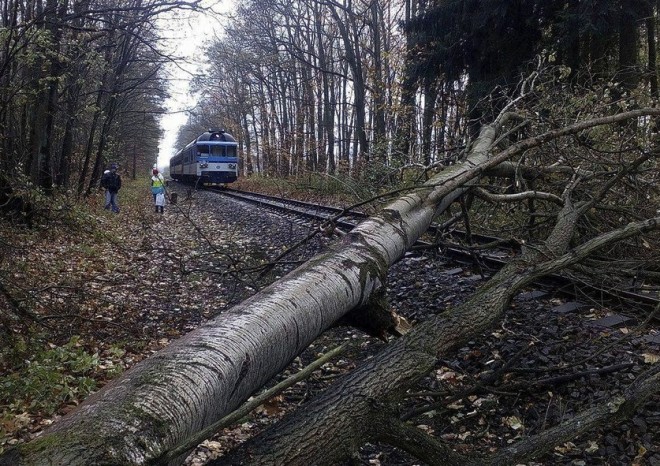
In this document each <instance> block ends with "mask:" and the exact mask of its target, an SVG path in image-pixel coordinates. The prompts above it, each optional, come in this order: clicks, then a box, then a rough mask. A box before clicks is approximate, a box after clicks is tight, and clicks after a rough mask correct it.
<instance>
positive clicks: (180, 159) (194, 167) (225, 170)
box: [170, 129, 239, 184]
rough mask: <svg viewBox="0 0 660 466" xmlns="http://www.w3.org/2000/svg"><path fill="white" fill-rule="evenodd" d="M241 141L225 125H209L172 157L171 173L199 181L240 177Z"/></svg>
mask: <svg viewBox="0 0 660 466" xmlns="http://www.w3.org/2000/svg"><path fill="white" fill-rule="evenodd" d="M238 162H239V160H238V143H237V142H236V139H235V138H234V136H232V135H231V134H229V133H228V132H226V131H224V130H221V129H209V130H208V131H206V132H204V133H202V134H201V135H200V136H199V137H197V138H196V139H194V140H193V141H192V142H190V144H188V145H186V147H184V148H183V149H181V150H180V151H179V152H177V153H176V155H175V156H174V157H172V158H171V159H170V177H171V178H172V179H174V180H176V181H181V182H184V183H196V184H228V183H233V182H234V181H236V180H237V179H238Z"/></svg>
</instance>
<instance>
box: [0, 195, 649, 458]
mask: <svg viewBox="0 0 660 466" xmlns="http://www.w3.org/2000/svg"><path fill="white" fill-rule="evenodd" d="M172 190H173V191H174V190H176V191H177V192H178V194H179V202H178V203H177V205H170V206H167V207H166V212H165V214H164V215H157V214H155V213H153V212H152V211H151V209H152V208H151V204H150V196H149V194H148V192H147V189H146V188H143V187H140V186H137V184H134V186H132V187H131V186H130V185H129V186H128V187H127V188H126V190H125V191H123V192H122V197H121V199H120V203H121V206H122V212H121V213H120V214H118V215H113V214H111V213H109V212H106V211H103V210H102V209H101V208H100V205H99V204H100V203H101V200H100V198H99V197H95V198H93V199H92V200H91V201H90V206H88V208H87V209H85V210H84V211H83V212H73V213H72V212H68V213H66V215H67V219H68V220H67V221H66V222H64V221H59V220H57V219H51V220H49V224H47V225H41V226H37V227H36V228H33V229H31V230H29V229H22V230H20V231H19V230H18V228H19V227H17V226H16V225H9V224H3V226H2V230H3V231H2V232H1V234H0V239H2V251H1V253H2V256H3V257H2V259H3V260H2V265H1V266H0V272H1V273H2V274H3V275H2V276H6V277H10V278H11V283H12V284H14V287H13V288H11V291H12V292H13V293H14V294H15V295H18V296H19V297H20V298H21V299H23V300H28V299H29V300H30V303H31V309H35V314H36V316H35V318H36V317H39V320H38V321H39V323H38V324H37V323H36V322H31V321H30V319H29V318H25V319H24V320H23V322H22V323H20V324H16V325H15V326H14V329H13V334H12V335H11V341H9V342H8V343H9V344H11V345H12V347H13V348H14V350H13V351H3V352H2V353H1V355H2V360H0V369H2V376H1V378H0V390H1V391H0V394H1V395H2V397H1V399H0V403H2V408H0V409H1V411H0V415H1V416H2V417H1V418H0V420H1V421H2V424H1V426H2V427H1V428H2V431H1V432H0V434H1V436H0V442H1V443H0V449H2V448H7V447H9V446H11V445H12V444H15V443H17V442H22V441H27V440H29V439H30V438H32V437H33V436H35V435H38V434H39V432H40V431H41V430H42V429H43V428H44V427H45V426H47V425H49V424H51V423H52V422H54V421H56V420H57V418H58V417H60V416H62V415H64V414H66V413H67V412H68V411H70V410H71V409H74V408H75V406H76V404H77V403H78V401H79V400H80V399H82V398H84V396H85V395H86V394H87V393H88V392H89V391H93V390H95V389H98V388H99V387H100V386H102V385H103V384H104V383H105V382H106V381H107V380H109V379H110V378H112V377H114V376H116V375H117V374H118V373H120V372H121V371H123V370H124V369H126V368H128V367H130V366H132V365H133V364H135V363H136V362H137V361H139V360H141V359H143V358H145V357H148V356H149V355H150V354H152V353H153V352H155V351H157V350H158V349H160V348H162V347H164V346H165V345H167V344H168V343H169V342H170V341H171V340H172V339H175V338H177V337H178V336H180V335H182V334H183V333H185V332H187V331H189V330H190V329H192V328H195V327H196V326H198V325H199V324H200V323H201V322H203V321H204V320H206V319H208V318H210V317H213V316H215V315H217V314H218V313H221V312H222V311H224V310H226V309H228V308H229V307H231V306H232V305H233V304H235V303H237V302H240V301H241V300H243V299H245V298H246V297H247V296H249V295H251V294H253V293H254V292H255V291H256V290H257V289H259V288H260V287H261V286H263V285H264V284H266V283H268V282H270V281H272V280H274V279H277V278H278V277H279V276H281V275H283V274H284V273H286V272H287V271H288V270H290V269H292V268H293V267H295V266H296V265H297V264H298V263H300V261H303V260H305V259H307V258H309V257H310V256H311V255H313V254H314V253H316V252H318V251H320V250H322V249H323V248H324V247H326V246H327V245H328V244H329V240H328V239H326V238H322V237H316V238H315V239H314V240H312V241H311V242H310V243H309V244H307V245H306V246H305V247H303V248H302V249H300V250H299V251H296V252H295V253H294V254H293V255H292V256H291V257H288V258H287V261H288V262H287V263H286V264H285V265H283V266H282V267H280V268H276V269H274V270H273V271H272V272H271V273H270V274H268V275H266V276H264V277H259V274H258V271H259V268H258V267H259V265H261V264H263V263H264V262H267V261H268V259H269V258H272V257H275V256H276V255H277V254H279V253H280V252H281V251H283V250H284V249H285V248H286V247H287V246H288V245H291V244H293V243H295V242H296V241H297V240H298V239H300V238H301V237H304V236H305V235H306V234H307V233H308V232H309V227H307V226H305V225H302V224H298V223H293V222H291V221H289V220H286V219H284V218H282V217H281V216H279V215H278V214H271V213H268V212H263V211H261V212H260V211H258V210H257V209H256V208H255V207H252V206H248V205H244V204H240V203H236V202H235V201H231V200H229V199H226V198H223V197H219V196H217V195H215V194H212V193H209V192H194V193H192V195H191V196H188V193H187V190H186V189H185V188H181V187H178V186H176V187H172ZM63 209H64V210H66V206H64V207H63ZM62 215H63V216H64V215H65V214H64V213H63V214H62ZM71 217H73V218H74V219H75V225H76V228H77V230H76V231H72V227H71V224H72V223H71ZM90 222H92V223H90ZM90 224H93V226H90ZM17 231H19V233H18V234H17ZM483 280H484V278H482V277H481V276H480V275H478V274H475V273H474V272H473V271H472V270H470V267H469V266H467V265H465V264H457V263H453V262H450V261H448V260H446V259H442V258H440V257H436V256H434V255H433V254H428V255H410V256H407V257H406V258H404V259H403V260H402V261H400V262H399V263H397V264H396V265H395V266H394V267H393V268H392V270H391V272H390V275H389V299H390V302H391V304H392V306H393V307H394V309H395V310H396V311H397V312H398V313H400V314H401V315H403V316H405V317H407V318H408V319H410V320H411V321H412V322H413V323H414V322H418V321H421V320H423V319H425V318H428V317H429V316H430V315H434V314H438V313H441V312H442V311H443V310H445V309H447V308H448V307H451V306H454V305H456V304H457V303H460V302H461V301H463V300H464V299H465V298H466V297H467V296H469V294H470V292H471V291H473V290H474V289H475V288H476V287H478V286H479V284H480V283H482V282H483ZM17 284H20V287H18V285H17ZM0 300H1V301H0V305H2V306H11V305H12V304H11V303H10V302H9V301H8V300H7V299H6V297H0ZM575 301H576V300H575V298H573V297H569V296H566V295H563V294H561V293H559V292H558V291H556V290H542V289H535V290H532V289H530V290H527V291H526V292H525V293H522V294H520V295H519V296H518V297H517V298H516V299H515V300H514V302H513V303H512V305H511V308H510V310H509V312H508V313H507V315H506V317H505V319H504V320H503V321H502V322H501V324H500V325H499V326H498V327H497V328H494V329H492V331H491V332H488V333H487V334H484V335H481V336H479V337H478V338H475V339H474V340H473V341H471V342H469V343H468V344H467V345H466V346H465V347H463V348H461V349H459V350H458V351H457V352H456V353H455V354H451V355H447V357H446V359H445V360H443V361H441V363H440V364H438V366H437V368H436V370H435V371H434V372H433V373H432V374H430V375H429V376H428V377H427V378H425V379H424V380H423V381H422V382H421V383H420V385H419V387H418V391H417V393H414V394H412V393H411V396H410V398H409V399H408V400H407V402H406V406H404V407H403V408H402V412H403V413H404V414H406V415H409V416H411V420H412V422H414V423H415V425H418V426H419V427H420V428H421V429H424V430H426V431H428V432H429V433H432V434H433V435H435V436H438V437H441V438H443V439H445V440H446V441H449V442H451V443H452V444H453V445H454V447H455V449H456V450H457V451H460V452H463V453H466V452H468V451H480V452H490V451H494V450H496V449H498V448H500V447H502V446H505V445H508V444H510V443H511V442H513V441H515V440H516V439H519V438H523V437H526V436H529V435H533V434H535V433H537V432H539V431H540V430H542V429H544V428H547V427H551V426H553V425H556V424H557V423H559V422H561V420H562V419H567V418H570V417H571V416H572V415H573V414H575V413H577V412H579V411H581V410H584V409H586V408H588V407H589V406H591V405H592V404H593V403H596V402H598V401H600V400H603V399H606V398H608V397H611V396H614V395H616V394H618V393H620V392H621V390H622V389H624V388H625V387H626V386H627V385H628V384H629V383H630V382H631V381H632V380H633V379H634V378H635V377H636V376H637V375H638V374H639V373H641V372H642V371H643V370H645V369H647V368H648V367H650V366H651V365H652V364H656V363H658V362H659V361H660V341H659V340H660V334H659V332H658V327H657V325H656V326H655V327H648V326H647V327H645V328H640V327H639V324H640V322H641V321H643V320H644V317H645V316H644V314H640V313H638V312H637V311H636V310H635V309H632V308H628V309H620V308H610V307H608V306H605V305H603V304H602V303H595V302H591V301H588V300H586V299H584V298H581V300H580V301H579V304H576V305H572V304H571V303H573V302H575ZM603 319H605V320H603ZM615 320H619V322H615ZM28 327H29V328H30V329H31V330H32V331H33V332H34V331H35V329H36V330H37V333H38V335H37V336H36V337H35V336H34V334H32V335H33V336H32V337H30V338H28V336H27V335H28V333H27V331H28ZM347 341H348V342H349V343H350V346H349V350H348V351H347V352H346V353H345V354H344V355H342V356H341V357H340V358H338V359H337V360H335V361H333V362H331V363H328V364H326V365H325V366H323V368H322V369H321V370H319V371H317V372H316V373H315V374H314V375H313V376H312V377H310V378H309V379H308V380H307V381H305V382H302V383H299V384H297V385H295V386H294V387H292V388H290V389H288V390H286V391H285V392H284V393H282V394H281V395H280V396H277V397H276V398H274V399H272V400H271V401H269V402H267V403H266V404H264V405H262V406H261V407H260V408H258V409H257V410H255V411H254V412H253V413H252V414H251V415H249V416H248V417H246V418H245V419H244V420H243V421H241V422H240V423H239V424H238V425H236V426H233V427H231V428H228V429H225V430H224V431H223V432H221V433H220V434H219V435H218V436H216V437H215V438H213V439H211V440H208V441H206V442H204V443H203V444H202V445H201V446H200V447H198V448H197V449H196V450H195V452H194V453H193V454H192V455H191V456H190V457H189V458H188V460H187V464H189V465H191V464H194V465H203V464H208V463H209V462H211V461H212V460H213V458H215V457H217V456H219V455H221V454H222V453H223V452H225V451H227V450H228V449H230V448H232V447H233V446H235V445H237V444H238V443H240V442H242V441H243V440H245V439H246V438H249V437H250V436H252V435H254V434H255V433H257V432H259V431H260V430H261V429H263V428H264V427H265V426H266V425H268V424H270V423H272V422H273V421H274V420H276V419H278V418H280V417H282V416H283V415H285V414H286V413H287V412H288V411H291V410H293V409H295V408H296V407H298V406H299V405H300V404H301V403H303V402H304V401H306V400H308V399H310V398H312V397H313V396H314V395H316V394H318V393H320V392H322V390H323V389H324V388H325V387H327V386H328V384H330V383H332V381H333V380H335V379H336V378H337V377H338V376H340V375H341V374H342V373H345V372H346V371H348V370H350V369H352V368H354V367H356V365H358V364H359V361H360V360H363V359H365V358H369V357H371V356H372V355H373V354H375V353H376V352H377V351H378V350H379V349H380V348H382V347H383V345H385V344H386V343H384V342H382V341H380V340H377V339H375V338H371V337H368V336H366V335H365V334H363V333H362V332H360V331H359V330H356V329H353V328H349V327H336V328H333V329H331V330H329V331H328V332H326V333H325V334H324V335H322V336H321V337H319V338H318V339H317V341H316V342H315V343H314V344H313V345H312V346H311V347H310V348H309V349H308V350H306V351H305V352H304V353H303V354H301V356H300V357H299V358H297V359H296V360H295V361H294V362H293V363H292V364H291V366H290V367H289V368H288V369H287V370H286V371H285V372H284V373H283V374H281V375H280V376H278V377H276V379H275V380H273V381H272V384H274V383H276V382H278V381H280V380H282V379H284V378H286V377H287V376H288V375H290V374H292V373H294V372H295V371H297V370H298V369H299V368H301V367H302V366H304V365H306V364H308V363H309V362H311V361H312V360H313V359H315V358H316V357H317V356H318V355H319V354H321V353H324V352H326V351H328V350H330V349H332V348H334V347H336V346H339V345H340V344H341V343H343V342H347ZM67 342H68V343H67ZM63 344H67V346H66V347H65V348H67V349H66V350H59V348H61V345H63ZM3 347H4V348H6V347H7V346H4V344H3ZM81 376H85V377H87V378H88V379H89V380H88V381H87V383H86V384H81V383H80V382H79V379H80V377H81ZM31 385H34V390H31V389H30V386H31ZM47 385H50V386H51V388H46V386H47ZM52 386H55V388H52ZM57 387H59V388H57ZM415 413H420V414H418V415H416V416H413V414H415ZM355 462H356V463H357V464H371V465H413V464H419V463H418V462H416V461H415V460H414V459H412V458H410V457H409V456H407V455H406V454H405V453H403V452H400V451H398V450H395V449H392V448H389V447H387V446H384V445H366V446H365V447H363V448H362V450H361V452H360V454H359V457H357V458H356V459H355ZM528 464H530V465H532V464H539V465H554V464H561V465H593V464H602V465H605V464H608V465H631V464H636V465H652V466H660V398H659V397H657V396H656V397H655V398H653V399H652V400H651V401H650V402H649V403H647V404H646V406H645V407H644V408H643V409H642V410H640V412H639V413H638V414H637V415H636V416H635V417H633V419H632V420H631V421H630V422H628V423H624V424H621V425H618V426H614V427H611V428H606V429H603V430H599V431H594V432H590V433H588V434H585V435H583V436H580V437H577V438H575V439H574V440H573V441H572V442H569V443H566V444H564V445H560V446H558V447H557V448H555V450H554V451H553V452H552V453H551V454H548V455H546V456H545V457H543V458H540V459H538V460H537V461H536V462H534V463H528Z"/></svg>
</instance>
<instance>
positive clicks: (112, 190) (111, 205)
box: [101, 163, 121, 214]
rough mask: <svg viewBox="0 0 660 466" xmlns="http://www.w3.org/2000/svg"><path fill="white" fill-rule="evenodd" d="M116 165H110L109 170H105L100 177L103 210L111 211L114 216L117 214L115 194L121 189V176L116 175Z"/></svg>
mask: <svg viewBox="0 0 660 466" xmlns="http://www.w3.org/2000/svg"><path fill="white" fill-rule="evenodd" d="M117 168H118V167H117V164H116V163H113V164H112V165H110V170H106V171H105V172H104V173H103V176H102V177H101V187H102V188H105V208H106V210H109V209H112V211H113V212H114V213H116V214H118V213H119V206H118V205H117V193H118V192H119V190H120V189H121V176H119V173H117Z"/></svg>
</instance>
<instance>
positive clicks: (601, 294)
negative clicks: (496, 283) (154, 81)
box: [208, 187, 660, 309]
mask: <svg viewBox="0 0 660 466" xmlns="http://www.w3.org/2000/svg"><path fill="white" fill-rule="evenodd" d="M208 189H210V190H212V191H214V192H218V193H220V194H222V195H224V196H228V197H232V198H234V199H237V200H241V201H243V202H247V203H251V204H256V205H259V206H261V207H263V208H267V209H271V210H273V211H276V212H281V213H285V214H286V215H290V216H292V218H295V217H298V218H302V219H305V221H306V222H308V224H309V225H310V226H311V227H315V228H320V229H322V224H323V223H324V222H328V221H330V222H332V226H333V228H336V229H338V230H340V231H342V232H344V233H347V232H349V231H350V230H352V229H353V228H354V227H355V226H356V225H357V224H358V223H359V222H360V221H362V220H364V219H366V218H367V217H368V215H367V214H365V213H364V212H360V211H355V210H347V209H342V208H339V207H333V206H327V205H322V204H317V203H312V202H305V201H299V200H294V199H286V198H282V197H276V196H270V195H264V194H259V193H254V192H246V191H239V190H236V189H230V188H215V187H214V188H208ZM440 228H441V227H440V226H438V225H431V227H430V228H429V231H428V232H427V235H426V236H427V237H429V238H440V235H441V234H444V236H443V238H442V240H441V241H439V242H437V243H432V242H430V241H424V240H420V241H418V242H417V243H416V244H415V246H414V247H413V251H412V252H411V253H414V250H416V249H417V250H419V249H429V248H435V249H438V250H440V251H441V253H442V254H443V255H445V256H447V257H448V258H451V259H453V260H455V261H456V262H458V263H459V264H461V265H464V266H467V267H471V268H474V269H476V270H477V272H478V273H480V274H482V275H489V274H492V273H493V272H494V271H496V270H499V269H500V268H501V267H503V266H504V264H506V262H507V261H508V260H509V259H510V258H511V257H513V256H515V255H516V254H519V253H520V247H519V245H518V244H517V243H515V242H512V241H503V240H501V239H500V238H495V237H490V236H484V235H478V234H472V235H470V240H471V241H472V242H473V244H475V245H484V244H491V243H492V244H497V246H496V247H495V248H494V249H490V250H488V252H487V253H485V252H483V251H476V250H475V249H473V248H471V247H470V246H462V245H461V244H460V242H461V241H464V240H465V239H466V234H465V233H464V232H462V231H458V230H451V231H449V232H442V231H440V230H439V229H440ZM537 286H539V287H540V288H545V289H554V290H559V291H562V292H564V293H566V294H568V295H571V296H580V295H587V296H589V297H591V299H598V300H599V301H600V302H608V303H616V304H618V305H631V304H634V305H636V306H638V307H642V308H645V309H653V308H655V307H656V306H657V305H658V303H660V293H659V292H658V289H649V290H648V291H644V292H640V291H635V290H629V289H625V288H624V287H621V286H620V287H614V286H611V285H608V286H602V285H597V284H593V283H589V282H588V281H587V280H585V279H582V278H581V277H576V276H569V275H551V276H548V277H546V278H545V279H543V280H542V281H541V282H539V283H538V284H537Z"/></svg>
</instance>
